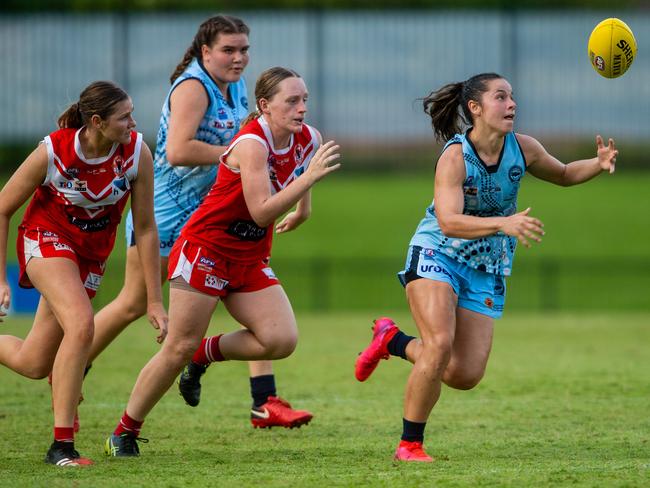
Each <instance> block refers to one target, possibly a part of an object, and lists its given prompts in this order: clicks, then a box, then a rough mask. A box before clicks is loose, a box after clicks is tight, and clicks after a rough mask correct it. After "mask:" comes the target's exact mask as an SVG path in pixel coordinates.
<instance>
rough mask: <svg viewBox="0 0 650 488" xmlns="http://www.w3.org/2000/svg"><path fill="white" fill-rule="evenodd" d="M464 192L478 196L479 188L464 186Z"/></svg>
mask: <svg viewBox="0 0 650 488" xmlns="http://www.w3.org/2000/svg"><path fill="white" fill-rule="evenodd" d="M463 192H464V193H465V195H471V196H476V195H478V188H477V187H475V186H464V187H463Z"/></svg>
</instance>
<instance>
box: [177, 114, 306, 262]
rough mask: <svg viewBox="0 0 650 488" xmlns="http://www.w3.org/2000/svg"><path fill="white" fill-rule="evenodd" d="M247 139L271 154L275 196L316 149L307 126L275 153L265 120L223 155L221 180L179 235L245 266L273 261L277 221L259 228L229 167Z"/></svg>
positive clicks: (256, 122) (251, 127)
mask: <svg viewBox="0 0 650 488" xmlns="http://www.w3.org/2000/svg"><path fill="white" fill-rule="evenodd" d="M247 139H252V140H255V141H258V142H259V143H260V144H262V145H263V146H264V147H265V148H266V150H267V152H268V157H267V163H268V170H269V177H270V180H271V181H270V184H271V189H272V191H273V192H274V193H275V192H278V191H280V190H282V189H283V188H286V186H287V185H289V184H290V183H291V182H292V181H293V180H295V179H296V178H297V177H299V176H300V175H301V174H303V173H304V172H305V170H306V169H307V167H308V166H309V161H310V160H311V158H312V157H313V155H314V153H315V152H316V149H318V137H317V135H316V130H315V129H314V128H313V127H310V126H309V125H307V124H303V126H302V131H301V132H300V133H298V134H292V136H291V141H290V142H289V145H288V146H287V147H286V148H284V149H275V148H274V147H273V136H272V134H271V129H270V128H269V126H268V124H267V122H266V120H265V119H264V116H261V117H258V118H257V119H255V120H253V121H251V122H249V123H248V124H246V125H245V126H244V127H243V128H242V130H241V131H239V133H238V134H237V135H236V136H235V139H234V140H233V141H232V143H231V144H230V146H229V147H228V149H227V150H226V152H225V153H224V154H223V156H221V163H222V164H221V169H220V170H219V173H218V174H217V181H216V182H215V184H214V186H213V187H212V188H211V189H210V192H209V193H208V195H207V196H206V197H205V200H204V201H203V203H202V204H201V205H200V206H199V208H198V209H197V211H196V212H194V214H193V215H192V217H190V220H189V221H188V222H187V224H186V225H185V227H183V230H182V231H181V236H182V237H184V238H185V239H187V240H188V241H190V242H192V243H195V244H199V245H201V246H205V247H207V248H208V249H211V250H212V251H214V252H216V253H217V254H220V255H221V256H224V257H225V258H227V259H228V260H230V261H233V262H236V263H244V264H246V263H255V262H259V261H260V260H261V259H266V258H267V257H269V256H270V253H271V241H272V239H273V223H271V224H269V225H268V226H267V227H259V226H258V225H257V224H255V222H254V221H253V218H252V217H251V215H250V213H249V211H248V207H247V206H246V200H245V199H244V192H243V189H242V182H241V174H240V172H239V170H236V169H234V168H231V167H229V166H228V155H229V154H230V152H231V151H232V149H233V148H234V147H235V146H236V145H237V144H239V143H240V142H241V141H244V140H247Z"/></svg>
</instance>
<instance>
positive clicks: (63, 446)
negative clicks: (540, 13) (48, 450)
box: [52, 439, 74, 449]
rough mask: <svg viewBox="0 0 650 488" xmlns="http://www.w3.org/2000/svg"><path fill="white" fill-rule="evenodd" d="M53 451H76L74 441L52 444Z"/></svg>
mask: <svg viewBox="0 0 650 488" xmlns="http://www.w3.org/2000/svg"><path fill="white" fill-rule="evenodd" d="M52 448H53V449H74V441H57V440H56V439H54V442H52Z"/></svg>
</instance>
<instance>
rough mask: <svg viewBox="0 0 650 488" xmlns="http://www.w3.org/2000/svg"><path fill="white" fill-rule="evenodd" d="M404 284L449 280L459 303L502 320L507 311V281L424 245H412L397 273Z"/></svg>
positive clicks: (446, 281)
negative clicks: (505, 310) (404, 262)
mask: <svg viewBox="0 0 650 488" xmlns="http://www.w3.org/2000/svg"><path fill="white" fill-rule="evenodd" d="M397 277H398V278H399V280H400V282H401V283H402V286H404V287H405V286H406V285H407V284H408V283H410V282H411V281H415V280H418V279H421V278H425V279H429V280H434V281H442V282H444V283H449V284H450V285H451V287H452V288H453V289H454V293H456V295H457V296H458V306H459V307H461V308H466V309H467V310H471V311H473V312H477V313H481V314H483V315H487V316H488V317H492V318H494V319H498V318H500V317H501V315H502V314H503V306H504V304H505V298H506V280H505V277H503V276H501V275H496V274H492V273H486V272H485V271H479V270H477V269H474V268H470V267H469V266H467V265H465V264H463V263H459V262H458V261H456V260H454V259H452V258H450V257H448V256H445V255H444V254H442V253H438V252H435V251H434V250H433V249H425V248H422V247H420V246H410V247H409V251H408V256H407V257H406V266H405V269H404V270H403V271H400V272H399V273H397Z"/></svg>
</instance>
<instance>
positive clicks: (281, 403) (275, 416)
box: [251, 396, 313, 429]
mask: <svg viewBox="0 0 650 488" xmlns="http://www.w3.org/2000/svg"><path fill="white" fill-rule="evenodd" d="M312 417H313V415H312V414H311V413H310V412H308V411H306V410H294V409H293V408H291V405H290V404H289V402H288V401H286V400H283V399H282V398H280V397H275V396H270V397H269V398H268V399H267V401H266V403H265V404H264V405H262V406H261V407H258V408H253V409H251V424H253V427H255V428H258V427H259V428H262V429H264V428H267V427H269V428H270V427H288V428H290V429H293V428H294V427H300V426H301V425H305V424H308V423H309V421H310V420H311V419H312Z"/></svg>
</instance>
